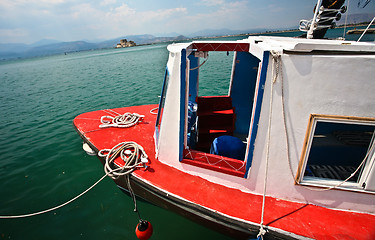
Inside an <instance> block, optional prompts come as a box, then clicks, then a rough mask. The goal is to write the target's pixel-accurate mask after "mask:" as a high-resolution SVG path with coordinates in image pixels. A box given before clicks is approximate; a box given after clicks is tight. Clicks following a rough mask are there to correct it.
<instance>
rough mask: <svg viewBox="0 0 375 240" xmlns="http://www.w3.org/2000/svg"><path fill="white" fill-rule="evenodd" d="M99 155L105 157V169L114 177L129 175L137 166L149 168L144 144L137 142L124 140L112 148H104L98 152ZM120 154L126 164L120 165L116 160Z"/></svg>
mask: <svg viewBox="0 0 375 240" xmlns="http://www.w3.org/2000/svg"><path fill="white" fill-rule="evenodd" d="M98 156H99V157H105V164H104V171H105V173H106V174H107V175H108V176H110V177H111V178H112V179H117V178H119V177H120V176H124V175H128V174H130V173H131V172H133V171H134V170H135V169H136V168H137V167H144V168H147V165H146V163H148V156H147V154H146V152H145V150H144V149H143V147H142V146H140V145H138V144H137V143H136V142H122V143H119V144H117V145H116V146H114V147H113V148H112V149H102V150H100V151H99V152H98ZM118 156H120V157H121V159H122V161H124V166H122V167H121V166H118V164H116V163H115V162H114V161H115V159H116V158H117V157H118Z"/></svg>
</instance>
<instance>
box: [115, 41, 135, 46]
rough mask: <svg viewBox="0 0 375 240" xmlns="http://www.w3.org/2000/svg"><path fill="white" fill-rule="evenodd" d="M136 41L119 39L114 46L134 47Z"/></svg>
mask: <svg viewBox="0 0 375 240" xmlns="http://www.w3.org/2000/svg"><path fill="white" fill-rule="evenodd" d="M134 46H136V43H135V42H133V41H128V40H126V39H121V40H120V43H117V46H116V48H124V47H134Z"/></svg>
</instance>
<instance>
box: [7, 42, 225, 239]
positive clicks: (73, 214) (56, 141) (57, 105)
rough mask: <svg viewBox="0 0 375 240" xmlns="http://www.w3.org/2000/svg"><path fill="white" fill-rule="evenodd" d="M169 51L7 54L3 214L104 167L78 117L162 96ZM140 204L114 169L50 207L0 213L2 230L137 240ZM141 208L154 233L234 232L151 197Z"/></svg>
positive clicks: (47, 198) (34, 204) (15, 235)
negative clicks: (76, 123)
mask: <svg viewBox="0 0 375 240" xmlns="http://www.w3.org/2000/svg"><path fill="white" fill-rule="evenodd" d="M225 56H226V55H225ZM167 58H168V52H167V50H166V44H159V45H153V46H144V47H136V48H131V49H110V50H97V51H89V52H81V53H74V54H67V55H59V56H49V57H41V58H33V59H25V60H16V61H7V62H1V63H0V112H1V117H0V146H1V150H0V154H1V155H0V215H18V214H26V213H31V212H36V211H40V210H44V209H47V208H50V207H54V206H56V205H59V204H61V203H63V202H65V201H67V200H69V199H71V198H73V197H74V196H76V195H77V194H79V193H81V192H82V191H83V190H85V189H86V188H88V187H89V186H91V185H92V184H93V183H94V182H95V181H96V180H98V179H99V178H100V177H101V176H103V175H104V172H103V167H102V164H101V163H100V161H98V159H97V158H96V157H92V156H88V155H86V153H85V152H84V151H83V150H82V142H81V139H80V137H79V136H78V134H77V133H76V132H75V130H74V128H73V125H72V120H73V118H74V117H75V116H77V115H78V114H80V113H83V112H88V111H93V110H99V109H106V108H116V107H123V106H129V105H139V104H151V103H158V96H159V95H160V92H161V82H162V80H163V77H164V69H165V65H166V62H167ZM227 59H228V60H229V61H231V59H230V56H228V58H227ZM213 60H215V58H213ZM228 75H229V73H228ZM229 76H230V75H229ZM206 77H210V76H206ZM133 208H134V206H133V203H132V201H131V198H130V197H128V196H127V195H125V194H123V193H122V192H121V191H120V190H119V189H118V188H117V187H116V185H115V184H114V183H113V182H112V180H111V179H109V178H108V179H105V180H104V181H103V182H101V183H100V184H99V185H98V186H97V187H95V188H94V189H93V190H91V191H90V192H89V193H87V194H86V195H84V196H83V197H82V198H80V199H78V200H76V201H75V202H73V203H71V204H70V205H68V206H66V207H64V208H61V209H58V210H56V211H53V212H51V213H47V214H44V215H39V216H35V217H30V218H23V219H9V220H4V219H0V239H64V240H65V239H136V237H135V234H134V229H135V226H136V224H137V222H138V220H137V215H136V214H135V213H134V212H133ZM139 209H140V212H141V214H142V217H144V218H145V219H148V220H149V221H150V222H151V223H152V224H153V226H154V234H153V237H152V239H230V238H228V237H226V236H223V235H221V234H218V233H216V232H213V231H211V230H209V229H207V228H205V227H202V226H200V225H197V224H195V223H194V222H191V221H189V220H186V219H185V218H182V217H180V216H178V215H176V214H174V213H171V212H168V211H166V210H164V209H161V208H159V207H156V206H153V205H151V204H149V203H145V202H139Z"/></svg>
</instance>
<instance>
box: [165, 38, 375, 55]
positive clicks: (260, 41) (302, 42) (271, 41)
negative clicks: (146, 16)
mask: <svg viewBox="0 0 375 240" xmlns="http://www.w3.org/2000/svg"><path fill="white" fill-rule="evenodd" d="M182 49H197V50H199V51H249V52H250V53H253V54H254V53H255V55H258V54H257V53H259V52H263V51H278V52H283V51H292V52H301V53H309V52H316V51H319V52H322V51H323V52H353V53H354V52H355V53H375V43H370V42H354V41H344V40H328V39H304V38H291V37H269V36H250V37H248V38H247V39H242V40H238V41H194V42H189V43H174V44H171V45H169V46H168V50H169V51H170V52H181V50H182Z"/></svg>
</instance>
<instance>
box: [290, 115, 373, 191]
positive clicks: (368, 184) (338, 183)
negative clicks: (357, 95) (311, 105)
mask: <svg viewBox="0 0 375 240" xmlns="http://www.w3.org/2000/svg"><path fill="white" fill-rule="evenodd" d="M318 122H329V123H340V124H342V123H343V124H357V125H371V126H375V118H364V117H351V116H334V115H320V114H311V115H310V120H309V124H308V128H307V132H306V135H305V140H304V145H303V149H302V154H301V158H300V162H299V166H298V170H297V175H296V182H297V183H298V184H300V185H308V186H315V187H324V188H327V187H334V188H335V189H342V190H351V191H360V192H367V193H375V146H374V145H375V139H374V135H373V137H372V140H371V142H370V145H369V152H368V155H367V157H366V159H367V160H366V161H365V162H364V164H363V166H362V170H361V169H360V170H359V174H360V175H359V177H358V180H357V182H353V181H347V182H343V181H342V180H336V179H327V178H319V177H309V176H304V174H305V170H306V166H307V161H308V159H309V154H310V150H311V146H312V142H313V138H314V133H315V129H316V125H317V123H318Z"/></svg>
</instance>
